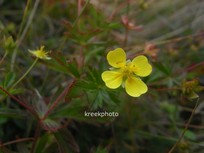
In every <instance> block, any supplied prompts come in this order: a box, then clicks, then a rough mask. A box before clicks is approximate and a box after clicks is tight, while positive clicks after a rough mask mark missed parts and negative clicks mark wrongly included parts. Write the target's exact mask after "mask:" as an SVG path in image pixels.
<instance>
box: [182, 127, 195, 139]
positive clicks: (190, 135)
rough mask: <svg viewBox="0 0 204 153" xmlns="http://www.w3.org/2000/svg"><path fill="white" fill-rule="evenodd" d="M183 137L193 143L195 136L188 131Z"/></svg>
mask: <svg viewBox="0 0 204 153" xmlns="http://www.w3.org/2000/svg"><path fill="white" fill-rule="evenodd" d="M184 136H185V137H186V138H187V139H189V140H192V141H195V140H196V134H195V133H194V132H192V131H190V130H187V131H186V132H185V134H184Z"/></svg>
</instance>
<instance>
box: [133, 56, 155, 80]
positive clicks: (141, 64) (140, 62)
mask: <svg viewBox="0 0 204 153" xmlns="http://www.w3.org/2000/svg"><path fill="white" fill-rule="evenodd" d="M131 69H132V71H133V72H134V73H135V74H136V75H138V76H141V77H145V76H148V75H149V74H150V73H151V72H152V66H151V65H150V64H149V63H148V60H147V58H146V57H145V56H143V55H140V56H137V57H135V58H134V59H133V60H132V62H131Z"/></svg>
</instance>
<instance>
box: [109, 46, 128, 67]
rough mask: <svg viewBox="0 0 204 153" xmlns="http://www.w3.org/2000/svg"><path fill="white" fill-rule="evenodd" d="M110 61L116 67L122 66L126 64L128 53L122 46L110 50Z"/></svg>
mask: <svg viewBox="0 0 204 153" xmlns="http://www.w3.org/2000/svg"><path fill="white" fill-rule="evenodd" d="M107 60H108V63H109V64H110V65H111V66H112V67H115V68H120V67H123V66H125V64H126V54H125V51H124V50H123V49H122V48H117V49H115V50H113V51H110V52H109V53H108V55H107Z"/></svg>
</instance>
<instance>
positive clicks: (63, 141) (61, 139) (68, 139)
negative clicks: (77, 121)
mask: <svg viewBox="0 0 204 153" xmlns="http://www.w3.org/2000/svg"><path fill="white" fill-rule="evenodd" d="M54 136H55V138H56V140H57V141H58V144H59V148H60V150H62V152H67V153H72V152H74V153H78V152H80V151H79V146H78V144H77V143H76V141H75V139H74V137H73V136H72V134H71V133H70V132H69V131H68V130H67V129H62V130H60V131H58V132H56V133H54Z"/></svg>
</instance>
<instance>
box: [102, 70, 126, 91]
mask: <svg viewBox="0 0 204 153" xmlns="http://www.w3.org/2000/svg"><path fill="white" fill-rule="evenodd" d="M101 77H102V79H103V81H104V82H105V84H106V86H107V87H108V88H111V89H116V88H118V87H119V86H120V85H121V84H122V80H123V76H122V74H121V73H120V72H116V71H105V72H103V73H102V75H101Z"/></svg>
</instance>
